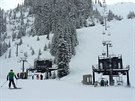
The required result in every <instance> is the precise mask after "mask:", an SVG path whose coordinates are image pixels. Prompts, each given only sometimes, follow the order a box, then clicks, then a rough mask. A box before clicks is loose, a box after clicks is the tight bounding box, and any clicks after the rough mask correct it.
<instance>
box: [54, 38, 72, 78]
mask: <svg viewBox="0 0 135 101" xmlns="http://www.w3.org/2000/svg"><path fill="white" fill-rule="evenodd" d="M57 54H58V55H57V57H56V58H57V63H58V73H57V75H58V77H59V78H61V77H63V76H65V75H67V74H68V73H69V61H70V58H69V51H68V44H67V42H66V41H65V40H64V39H63V38H61V39H60V44H59V46H58V50H57Z"/></svg>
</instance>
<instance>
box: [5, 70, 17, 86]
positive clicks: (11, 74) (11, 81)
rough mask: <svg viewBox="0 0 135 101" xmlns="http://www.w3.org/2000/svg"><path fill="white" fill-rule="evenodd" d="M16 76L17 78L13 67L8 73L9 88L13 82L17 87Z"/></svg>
mask: <svg viewBox="0 0 135 101" xmlns="http://www.w3.org/2000/svg"><path fill="white" fill-rule="evenodd" d="M14 77H15V78H16V79H17V77H16V75H15V73H14V72H13V70H12V69H11V70H10V72H9V73H8V75H7V80H9V88H11V83H12V85H13V87H14V88H17V87H16V85H15V82H14Z"/></svg>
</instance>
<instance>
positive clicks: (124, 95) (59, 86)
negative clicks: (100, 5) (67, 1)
mask: <svg viewBox="0 0 135 101" xmlns="http://www.w3.org/2000/svg"><path fill="white" fill-rule="evenodd" d="M120 7H121V6H120ZM128 7H129V6H128ZM134 22H135V19H132V20H131V19H123V20H122V21H115V20H114V21H111V22H109V26H110V29H108V30H109V32H108V33H110V34H111V36H107V35H108V33H107V35H103V34H102V33H103V26H102V25H100V24H98V25H96V26H94V27H87V28H82V29H78V30H77V35H78V40H79V45H78V46H77V47H76V55H75V56H73V57H72V59H71V62H70V74H69V75H68V76H66V77H63V78H61V79H54V80H53V79H48V80H31V79H28V80H20V79H19V80H15V83H16V85H17V86H18V87H22V89H18V90H9V89H8V83H6V84H5V85H4V86H3V87H0V101H134V99H135V95H134V93H135V80H134V77H135V62H134V61H135V30H134V28H135V23H134ZM8 33H9V34H10V31H9V32H8ZM39 38H40V41H37V36H35V37H28V36H26V37H23V38H22V40H23V44H22V45H21V46H19V54H18V57H16V54H15V53H16V45H15V42H17V41H18V40H16V41H14V42H12V43H11V46H12V58H10V59H8V58H7V59H5V55H8V52H7V53H5V54H4V55H3V56H2V57H1V58H0V85H2V84H3V83H4V82H5V81H6V74H7V73H8V72H9V70H10V69H11V68H12V69H13V70H14V71H15V73H17V72H20V71H21V68H22V63H18V62H17V61H18V60H19V59H20V58H21V57H22V56H23V54H22V53H21V52H23V53H24V52H28V58H27V60H28V62H29V64H28V63H26V64H25V68H26V67H30V66H32V65H33V61H34V59H35V58H37V54H38V50H39V48H41V50H42V57H41V58H43V57H44V58H53V57H52V56H51V55H50V54H49V50H47V51H46V52H44V51H43V47H44V45H45V44H48V43H49V41H48V40H47V39H46V36H40V37H39ZM51 38H52V35H51V37H50V39H51ZM105 39H109V40H111V41H112V44H113V48H110V49H109V50H110V54H116V55H117V54H122V57H123V64H124V66H126V65H130V75H129V77H130V83H131V87H127V86H126V80H125V79H126V77H125V76H124V77H123V79H124V85H123V86H108V87H94V86H92V85H83V84H82V83H81V81H82V76H83V75H84V74H92V68H91V67H92V65H96V64H97V62H98V61H97V57H98V55H101V54H102V51H103V50H105V48H104V47H102V41H103V40H105ZM30 47H33V48H34V50H35V52H36V54H35V55H33V56H31V55H30V52H31V50H30ZM96 77H97V78H96V80H98V79H99V78H101V77H103V76H102V75H98V74H96ZM105 78H107V77H105Z"/></svg>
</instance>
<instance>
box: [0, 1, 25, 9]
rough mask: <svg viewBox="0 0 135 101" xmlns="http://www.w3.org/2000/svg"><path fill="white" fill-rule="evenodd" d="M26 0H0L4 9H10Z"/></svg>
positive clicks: (0, 4)
mask: <svg viewBox="0 0 135 101" xmlns="http://www.w3.org/2000/svg"><path fill="white" fill-rule="evenodd" d="M23 1H24V0H0V7H1V8H2V9H4V10H10V9H13V8H15V7H17V5H18V4H22V2H23Z"/></svg>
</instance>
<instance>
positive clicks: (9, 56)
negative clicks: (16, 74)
mask: <svg viewBox="0 0 135 101" xmlns="http://www.w3.org/2000/svg"><path fill="white" fill-rule="evenodd" d="M8 58H11V49H9V54H8Z"/></svg>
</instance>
